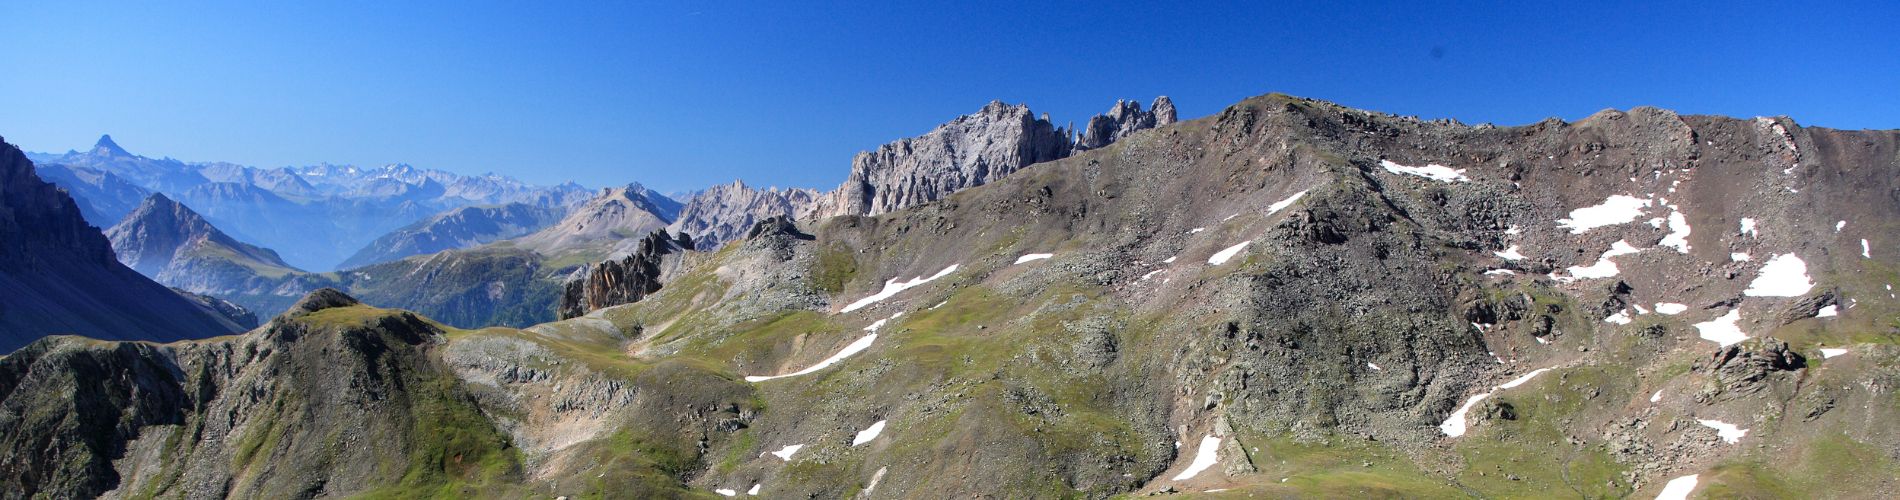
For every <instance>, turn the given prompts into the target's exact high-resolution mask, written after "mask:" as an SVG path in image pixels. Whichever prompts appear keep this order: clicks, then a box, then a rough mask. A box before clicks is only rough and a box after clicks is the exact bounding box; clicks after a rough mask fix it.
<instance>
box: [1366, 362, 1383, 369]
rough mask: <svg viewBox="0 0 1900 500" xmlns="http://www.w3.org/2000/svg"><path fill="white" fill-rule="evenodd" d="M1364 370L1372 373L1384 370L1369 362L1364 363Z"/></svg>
mask: <svg viewBox="0 0 1900 500" xmlns="http://www.w3.org/2000/svg"><path fill="white" fill-rule="evenodd" d="M1366 368H1371V369H1372V371H1379V370H1384V368H1380V367H1379V365H1376V364H1373V363H1372V362H1371V361H1367V362H1366Z"/></svg>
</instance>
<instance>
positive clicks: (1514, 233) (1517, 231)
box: [1504, 226, 1524, 236]
mask: <svg viewBox="0 0 1900 500" xmlns="http://www.w3.org/2000/svg"><path fill="white" fill-rule="evenodd" d="M1523 233H1524V230H1522V229H1518V228H1517V226H1511V227H1507V228H1504V234H1508V235H1512V236H1517V235H1519V234H1523Z"/></svg>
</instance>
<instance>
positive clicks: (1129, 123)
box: [1075, 96, 1175, 151]
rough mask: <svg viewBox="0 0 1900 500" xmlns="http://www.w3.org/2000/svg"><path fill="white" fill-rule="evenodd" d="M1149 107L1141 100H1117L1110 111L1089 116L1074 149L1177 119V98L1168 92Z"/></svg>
mask: <svg viewBox="0 0 1900 500" xmlns="http://www.w3.org/2000/svg"><path fill="white" fill-rule="evenodd" d="M1148 108H1149V109H1148V110H1147V111H1143V110H1142V109H1141V103H1138V102H1135V101H1128V100H1117V101H1115V106H1114V107H1111V108H1108V112H1107V113H1104V114H1100V115H1095V117H1093V118H1089V123H1088V126H1087V127H1086V128H1084V129H1083V130H1082V131H1081V133H1082V137H1081V138H1079V139H1077V140H1076V143H1075V149H1076V150H1077V151H1085V150H1090V149H1096V148H1101V147H1104V146H1107V145H1109V144H1113V143H1114V142H1115V141H1118V140H1121V138H1123V137H1127V136H1128V134H1133V133H1135V132H1138V131H1142V130H1147V129H1151V128H1155V127H1157V126H1161V125H1167V124H1170V123H1174V121H1175V112H1174V101H1173V100H1171V99H1168V96H1161V97H1156V98H1155V100H1154V104H1153V105H1151V106H1149V107H1148Z"/></svg>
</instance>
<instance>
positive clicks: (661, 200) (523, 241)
mask: <svg viewBox="0 0 1900 500" xmlns="http://www.w3.org/2000/svg"><path fill="white" fill-rule="evenodd" d="M668 206H677V204H673V202H672V200H671V199H667V198H666V197H665V196H661V195H660V194H659V193H655V192H653V191H650V190H648V189H646V188H645V187H642V186H640V185H639V184H630V185H627V186H625V187H617V188H606V189H602V190H600V194H599V195H597V196H595V197H594V199H592V200H588V201H587V203H585V204H582V205H581V206H579V207H576V208H574V210H573V211H572V212H569V213H568V214H567V217H564V218H562V219H561V221H560V222H558V223H555V224H554V225H552V226H548V227H547V228H545V229H542V230H540V231H536V232H535V233H534V234H530V235H527V236H523V237H521V238H517V239H515V240H513V242H514V244H515V245H516V246H518V247H521V248H526V249H530V250H534V251H535V252H538V253H540V254H542V255H546V256H550V257H555V256H562V255H567V254H574V253H607V254H612V253H618V252H614V251H613V248H612V247H614V243H615V242H618V241H621V240H633V241H638V240H636V238H639V237H640V235H643V234H647V233H650V232H653V231H654V230H657V229H662V228H665V227H666V226H667V224H668V223H669V221H670V219H667V218H666V215H665V214H667V213H669V212H672V211H673V210H669V209H668V208H667V207H668ZM623 255H624V254H623Z"/></svg>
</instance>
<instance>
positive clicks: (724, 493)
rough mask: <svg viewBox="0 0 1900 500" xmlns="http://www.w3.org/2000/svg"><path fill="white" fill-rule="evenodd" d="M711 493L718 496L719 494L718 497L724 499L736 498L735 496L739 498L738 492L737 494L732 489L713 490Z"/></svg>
mask: <svg viewBox="0 0 1900 500" xmlns="http://www.w3.org/2000/svg"><path fill="white" fill-rule="evenodd" d="M713 493H718V494H719V496H725V497H736V496H739V492H737V491H733V490H732V489H730V488H720V489H716V490H713Z"/></svg>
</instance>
